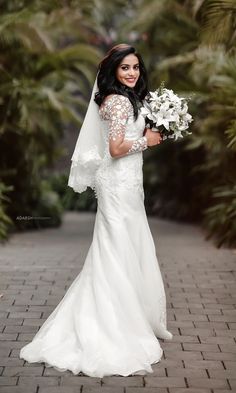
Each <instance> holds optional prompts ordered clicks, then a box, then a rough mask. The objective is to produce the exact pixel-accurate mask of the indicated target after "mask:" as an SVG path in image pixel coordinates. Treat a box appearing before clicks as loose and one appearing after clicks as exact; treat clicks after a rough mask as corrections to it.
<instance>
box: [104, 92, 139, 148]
mask: <svg viewBox="0 0 236 393" xmlns="http://www.w3.org/2000/svg"><path fill="white" fill-rule="evenodd" d="M100 114H101V116H102V117H103V118H104V120H109V124H108V129H109V130H108V136H109V139H112V140H113V141H115V140H116V139H117V138H118V137H121V136H124V135H125V130H126V123H127V120H128V117H129V116H130V115H132V114H133V107H132V104H131V103H130V101H129V99H128V98H127V97H125V96H122V95H118V94H114V95H112V96H111V97H109V98H107V99H106V100H105V103H104V104H103V105H102V106H101V107H100Z"/></svg>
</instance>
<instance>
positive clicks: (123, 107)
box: [96, 95, 145, 194]
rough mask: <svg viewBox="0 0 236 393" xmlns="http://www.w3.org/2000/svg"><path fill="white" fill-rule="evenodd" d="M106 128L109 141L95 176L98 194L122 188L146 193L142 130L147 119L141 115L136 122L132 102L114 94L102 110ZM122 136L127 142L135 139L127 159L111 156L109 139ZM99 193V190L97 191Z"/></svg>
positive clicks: (101, 113) (105, 132)
mask: <svg viewBox="0 0 236 393" xmlns="http://www.w3.org/2000/svg"><path fill="white" fill-rule="evenodd" d="M99 114H100V116H101V120H102V122H103V125H104V138H105V142H106V148H105V155H104V158H103V162H102V164H101V165H100V167H99V169H98V171H97V175H96V192H97V194H100V191H101V190H102V192H103V191H104V189H106V191H110V192H117V191H118V189H120V188H126V189H127V188H134V187H135V188H138V189H139V190H141V191H142V192H143V173H142V165H143V157H142V150H144V149H145V141H143V140H142V138H143V131H144V128H145V120H144V118H143V116H142V115H141V114H140V113H139V115H138V118H137V120H136V121H135V119H134V114H133V107H132V104H131V103H130V101H129V99H128V98H127V97H125V96H122V95H111V96H109V97H108V98H106V100H105V102H104V103H103V104H102V106H101V107H100V109H99ZM121 135H123V136H124V138H125V139H126V140H133V141H134V143H133V150H132V151H130V152H129V154H127V155H126V156H123V157H118V158H114V157H111V155H110V153H109V140H110V138H112V139H113V140H115V139H116V138H117V137H118V136H121ZM98 190H100V191H98Z"/></svg>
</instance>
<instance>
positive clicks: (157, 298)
mask: <svg viewBox="0 0 236 393" xmlns="http://www.w3.org/2000/svg"><path fill="white" fill-rule="evenodd" d="M95 92H96V94H95ZM147 92H148V91H147V76H146V70H145V67H144V64H143V60H142V58H141V56H140V55H139V54H137V53H136V51H135V49H134V48H133V47H131V46H129V45H126V44H121V45H117V46H115V47H114V48H112V49H111V50H110V51H109V52H108V54H107V56H106V57H105V58H104V59H103V60H102V62H101V63H100V65H99V69H98V74H97V78H96V81H95V84H94V88H93V92H92V96H91V100H90V103H89V107H88V110H87V114H86V117H85V120H84V123H83V126H82V128H81V130H80V134H79V137H78V141H77V143H76V147H75V151H74V154H73V156H72V165H71V171H70V176H69V183H68V184H69V186H70V187H72V188H73V189H74V190H75V191H76V192H82V191H84V190H85V189H86V188H87V187H88V186H89V187H91V188H93V189H94V191H95V193H96V196H97V199H98V208H97V214H96V220H95V226H94V233H93V241H92V243H91V246H90V248H89V251H88V254H87V257H86V260H85V262H84V266H83V269H82V271H81V272H80V274H79V275H78V276H77V278H76V279H75V280H74V282H73V283H72V285H71V286H70V288H69V289H68V291H67V293H66V294H65V296H64V297H63V299H62V300H61V302H60V303H59V304H58V306H57V307H56V309H55V310H54V311H53V312H52V314H51V315H50V316H49V318H48V319H47V320H46V321H45V322H44V324H43V325H42V327H41V328H40V330H39V331H38V332H37V334H36V335H35V337H34V339H33V340H32V342H31V343H29V344H27V345H26V346H25V347H24V348H22V349H21V352H20V357H21V358H23V359H26V360H27V361H28V362H45V363H46V365H48V366H53V367H54V368H56V369H58V370H60V371H64V370H71V371H72V372H73V373H74V374H78V373H79V372H83V373H84V374H86V375H89V376H91V377H103V376H108V375H123V376H127V375H130V374H145V373H147V372H150V373H152V372H153V370H152V367H151V364H153V363H156V362H158V361H159V360H160V359H161V357H162V349H161V347H160V345H159V341H158V338H162V339H171V338H172V334H171V333H170V332H168V331H167V329H166V298H165V291H164V286H163V281H162V277H161V273H160V270H159V265H158V261H157V257H156V251H155V246H154V242H153V238H152V235H151V232H150V229H149V226H148V222H147V217H146V212H145V208H144V193H143V178H142V164H143V161H142V160H143V158H142V151H143V150H145V149H147V148H148V146H154V145H158V144H159V143H160V141H161V137H160V134H159V133H158V132H154V131H151V130H150V129H147V128H146V129H145V121H144V119H143V117H142V116H141V114H140V111H139V106H140V104H141V103H142V100H143V99H144V97H145V96H146V94H147Z"/></svg>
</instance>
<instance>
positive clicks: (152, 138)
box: [144, 128, 162, 146]
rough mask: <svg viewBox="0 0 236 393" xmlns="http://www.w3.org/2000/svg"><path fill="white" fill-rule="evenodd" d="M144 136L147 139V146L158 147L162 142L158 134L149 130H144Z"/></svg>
mask: <svg viewBox="0 0 236 393" xmlns="http://www.w3.org/2000/svg"><path fill="white" fill-rule="evenodd" d="M144 135H145V136H146V137H147V145H148V146H155V145H159V144H160V143H161V141H162V137H161V134H160V132H158V131H152V129H151V128H145V130H144Z"/></svg>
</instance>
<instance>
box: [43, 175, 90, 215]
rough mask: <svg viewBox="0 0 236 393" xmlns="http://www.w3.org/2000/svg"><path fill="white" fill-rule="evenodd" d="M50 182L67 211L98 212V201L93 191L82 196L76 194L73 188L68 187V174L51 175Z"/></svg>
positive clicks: (88, 190) (88, 191) (87, 191)
mask: <svg viewBox="0 0 236 393" xmlns="http://www.w3.org/2000/svg"><path fill="white" fill-rule="evenodd" d="M48 181H49V182H50V184H51V187H52V189H53V190H54V191H55V192H56V193H57V194H58V195H59V197H60V201H61V203H62V206H63V208H64V209H65V210H73V211H81V210H86V211H88V210H90V211H96V208H97V201H96V198H95V196H94V192H93V191H92V190H91V189H87V190H86V191H85V192H83V193H82V194H78V193H75V192H74V190H73V189H72V188H71V187H68V174H67V173H57V174H55V173H54V174H53V175H50V177H49V179H48Z"/></svg>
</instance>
